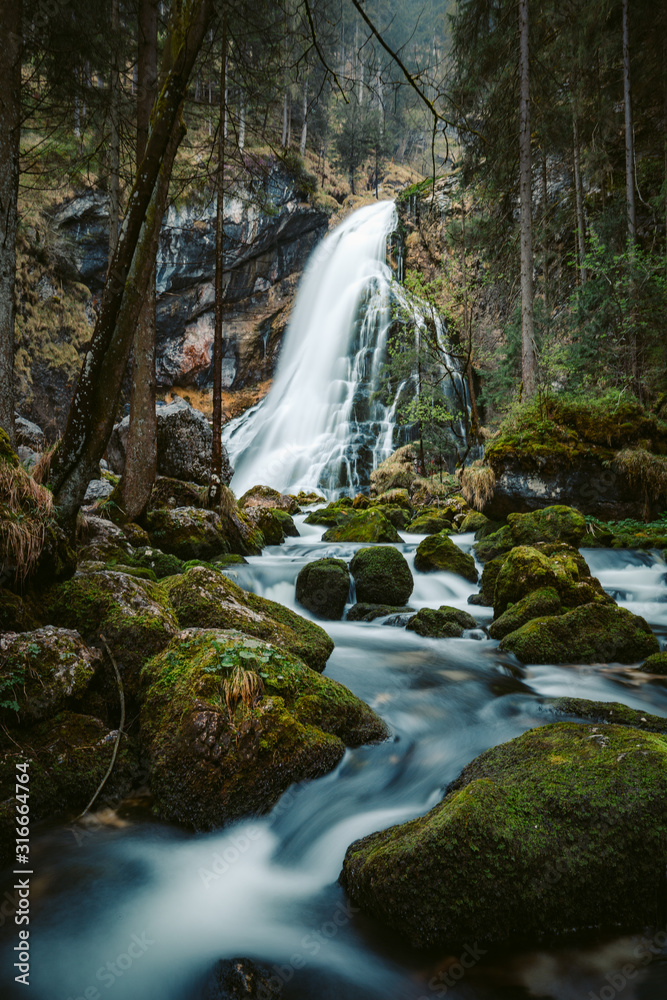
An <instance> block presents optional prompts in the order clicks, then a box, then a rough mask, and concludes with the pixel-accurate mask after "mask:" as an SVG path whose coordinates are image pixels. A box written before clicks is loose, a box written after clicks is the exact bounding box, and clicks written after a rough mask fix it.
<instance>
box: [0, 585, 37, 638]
mask: <svg viewBox="0 0 667 1000" xmlns="http://www.w3.org/2000/svg"><path fill="white" fill-rule="evenodd" d="M39 624H40V622H39V615H38V613H37V610H36V608H35V607H34V604H33V601H32V599H31V598H30V597H29V596H27V595H24V596H23V597H19V595H18V594H14V593H13V592H12V591H11V590H6V589H5V588H4V587H0V634H1V633H3V632H30V631H31V629H34V628H37V626H38V625H39Z"/></svg>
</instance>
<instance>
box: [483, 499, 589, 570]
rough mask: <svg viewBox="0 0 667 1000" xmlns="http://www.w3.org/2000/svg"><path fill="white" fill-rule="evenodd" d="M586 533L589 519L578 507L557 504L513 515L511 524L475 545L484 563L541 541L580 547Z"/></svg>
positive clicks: (509, 520)
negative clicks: (520, 547)
mask: <svg viewBox="0 0 667 1000" xmlns="http://www.w3.org/2000/svg"><path fill="white" fill-rule="evenodd" d="M585 534H586V521H585V520H584V516H583V514H580V513H579V511H578V510H575V509H574V507H565V506H563V505H562V504H557V505H555V506H552V507H545V508H543V509H542V510H534V511H531V512H529V513H527V514H509V515H508V517H507V524H506V525H503V527H501V528H499V529H498V530H497V531H496V532H494V533H493V534H486V535H485V536H484V537H483V538H482V539H481V540H480V541H479V542H478V543H477V545H476V546H475V554H476V556H477V558H478V559H479V560H480V562H487V561H488V560H489V559H495V558H496V556H499V555H502V554H503V553H504V552H509V551H510V549H512V548H514V546H515V545H536V544H537V543H538V542H546V543H554V542H558V543H563V544H565V545H571V546H573V547H574V548H578V547H579V545H581V542H582V540H583V538H584V535H585Z"/></svg>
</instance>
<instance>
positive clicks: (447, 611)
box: [405, 604, 477, 639]
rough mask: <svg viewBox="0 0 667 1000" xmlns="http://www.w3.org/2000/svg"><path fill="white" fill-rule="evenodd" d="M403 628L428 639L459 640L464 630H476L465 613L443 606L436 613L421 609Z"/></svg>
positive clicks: (473, 621)
mask: <svg viewBox="0 0 667 1000" xmlns="http://www.w3.org/2000/svg"><path fill="white" fill-rule="evenodd" d="M405 627H406V628H407V629H408V630H409V631H410V632H416V633H417V635H422V636H425V637H426V638H429V639H460V638H461V636H462V635H463V633H464V631H465V630H466V629H471V628H477V622H476V621H475V619H474V618H473V616H472V615H470V614H468V612H467V611H461V610H459V608H452V607H449V606H448V605H446V604H443V606H442V607H441V608H439V609H438V610H437V611H435V610H434V609H433V608H421V610H419V611H418V612H417V614H416V615H415V616H414V618H411V619H410V621H409V622H408V624H407V625H406V626H405Z"/></svg>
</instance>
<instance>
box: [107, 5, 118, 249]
mask: <svg viewBox="0 0 667 1000" xmlns="http://www.w3.org/2000/svg"><path fill="white" fill-rule="evenodd" d="M111 32H112V36H113V37H112V46H113V48H112V55H111V88H110V122H111V135H110V138H109V266H111V259H112V257H113V255H114V251H115V249H116V244H117V243H118V233H119V231H120V68H119V62H120V60H119V54H118V45H119V42H120V3H119V0H111Z"/></svg>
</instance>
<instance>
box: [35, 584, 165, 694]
mask: <svg viewBox="0 0 667 1000" xmlns="http://www.w3.org/2000/svg"><path fill="white" fill-rule="evenodd" d="M43 613H44V617H45V619H46V621H48V622H50V623H55V624H58V625H60V626H62V627H64V628H69V629H76V631H77V632H78V633H79V634H80V635H81V636H82V637H83V639H84V641H86V642H88V643H91V644H93V645H96V646H100V645H101V644H102V636H104V639H105V640H106V641H107V643H108V645H109V648H110V649H111V652H112V654H113V656H114V657H115V659H116V661H117V663H118V668H119V670H120V673H121V677H122V679H123V685H124V687H125V695H126V697H127V696H129V697H130V698H137V697H138V696H139V694H140V680H139V672H140V670H141V667H142V666H143V665H144V663H145V662H146V661H147V660H149V659H150V658H151V657H152V656H155V654H156V653H157V652H159V651H160V650H162V649H164V647H165V646H166V645H167V644H168V643H169V642H170V640H171V638H172V637H173V636H174V635H175V634H176V633H177V632H178V630H179V625H178V622H177V620H176V615H175V614H174V609H173V607H172V606H171V604H170V602H169V599H168V597H167V596H166V594H165V592H164V591H163V590H162V589H161V587H160V585H159V584H156V583H151V582H150V581H148V580H139V579H137V578H136V577H133V576H128V575H127V574H125V573H116V572H108V571H101V572H95V573H86V574H77V575H76V576H75V577H73V579H71V580H68V581H67V582H66V583H62V584H59V585H57V586H55V587H52V588H51V589H50V590H48V591H46V592H45V594H44V612H43ZM110 697H111V698H112V699H113V701H114V702H115V703H116V704H117V701H118V695H117V693H116V692H115V683H113V684H112V686H111V690H110Z"/></svg>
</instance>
